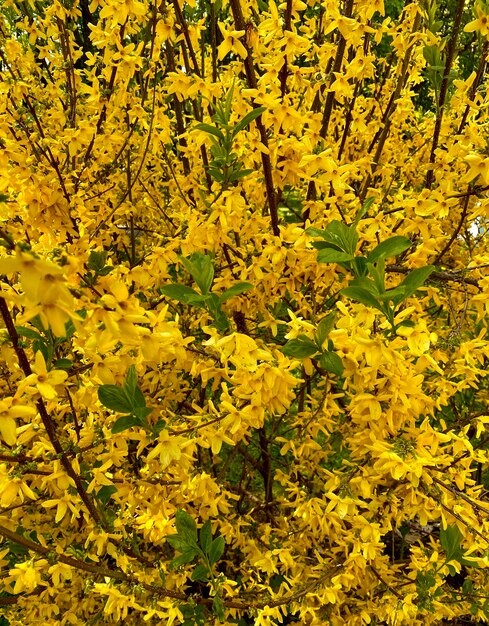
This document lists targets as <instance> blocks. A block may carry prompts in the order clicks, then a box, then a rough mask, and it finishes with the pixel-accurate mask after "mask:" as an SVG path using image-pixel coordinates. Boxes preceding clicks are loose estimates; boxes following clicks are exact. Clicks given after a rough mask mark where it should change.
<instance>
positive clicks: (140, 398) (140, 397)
mask: <svg viewBox="0 0 489 626" xmlns="http://www.w3.org/2000/svg"><path fill="white" fill-rule="evenodd" d="M127 395H129V393H128V394H127ZM131 401H132V406H133V408H135V409H139V408H145V407H146V399H145V397H144V394H143V392H142V391H141V389H140V387H136V388H135V389H134V391H133V393H132V397H131Z"/></svg>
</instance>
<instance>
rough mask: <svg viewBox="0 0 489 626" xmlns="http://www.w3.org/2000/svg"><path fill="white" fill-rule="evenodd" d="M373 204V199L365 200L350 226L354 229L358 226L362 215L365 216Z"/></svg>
mask: <svg viewBox="0 0 489 626" xmlns="http://www.w3.org/2000/svg"><path fill="white" fill-rule="evenodd" d="M374 202H375V198H374V197H373V196H371V197H370V198H367V199H366V200H365V202H364V203H363V204H362V206H361V207H360V209H359V210H358V213H357V214H356V216H355V220H354V221H353V223H352V226H353V227H354V228H356V227H357V226H358V224H359V222H360V220H361V219H362V218H363V216H364V215H366V214H367V212H368V210H369V209H370V207H371V206H372V204H373V203H374Z"/></svg>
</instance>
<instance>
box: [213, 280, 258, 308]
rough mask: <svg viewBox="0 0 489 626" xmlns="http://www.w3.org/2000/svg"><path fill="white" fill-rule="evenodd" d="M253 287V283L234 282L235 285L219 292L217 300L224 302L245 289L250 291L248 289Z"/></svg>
mask: <svg viewBox="0 0 489 626" xmlns="http://www.w3.org/2000/svg"><path fill="white" fill-rule="evenodd" d="M253 287H254V285H252V284H251V283H236V285H233V286H232V287H229V289H226V291H223V292H222V293H221V295H220V296H219V301H220V302H221V303H222V302H226V301H227V300H229V299H230V298H234V297H235V296H239V295H241V294H242V293H244V292H245V291H250V289H253Z"/></svg>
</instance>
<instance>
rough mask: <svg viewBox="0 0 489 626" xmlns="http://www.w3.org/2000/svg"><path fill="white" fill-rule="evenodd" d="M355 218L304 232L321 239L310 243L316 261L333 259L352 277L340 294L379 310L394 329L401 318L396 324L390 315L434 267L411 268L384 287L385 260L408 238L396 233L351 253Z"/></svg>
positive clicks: (398, 251) (399, 250)
mask: <svg viewBox="0 0 489 626" xmlns="http://www.w3.org/2000/svg"><path fill="white" fill-rule="evenodd" d="M357 222H358V217H357V219H356V220H355V222H354V223H353V224H351V225H350V226H347V225H345V224H343V222H340V221H338V220H334V221H332V222H331V223H330V224H329V225H328V227H327V228H326V229H325V230H318V229H316V228H309V229H308V231H307V232H308V234H310V235H312V236H313V237H320V238H321V239H322V241H316V242H314V243H313V246H314V247H315V248H317V249H318V250H319V252H318V256H317V258H318V261H320V262H323V263H337V264H338V265H340V266H341V267H343V268H344V269H346V270H347V271H349V272H350V273H351V274H353V276H354V279H353V280H352V281H350V283H349V285H348V287H346V288H344V289H342V290H341V292H340V293H341V295H343V296H346V297H347V298H350V299H351V300H354V301H355V302H360V303H362V304H364V305H365V306H370V307H373V308H375V309H377V310H378V311H380V312H381V313H382V314H383V315H385V317H386V318H387V320H388V321H389V323H390V324H391V328H392V331H393V332H396V330H397V328H398V326H399V325H406V321H404V322H401V323H400V324H399V325H397V326H396V323H395V321H394V318H395V316H396V312H397V309H398V307H399V306H400V305H401V304H402V303H403V302H404V300H406V299H407V298H409V297H410V296H412V295H413V294H414V293H415V292H416V291H417V290H418V289H419V288H420V287H421V286H422V285H423V284H424V282H425V281H426V279H427V278H428V277H429V276H430V274H431V273H432V272H433V271H434V269H435V268H434V266H433V265H428V266H426V267H421V268H418V269H415V270H412V271H411V272H409V274H407V276H406V277H405V278H404V280H403V281H402V282H401V283H400V284H399V285H397V287H394V288H389V289H387V287H386V284H385V263H386V260H387V259H388V258H392V257H395V256H397V255H399V254H401V253H403V252H406V250H408V249H409V248H410V247H411V246H412V242H411V240H410V239H408V238H407V237H402V236H399V235H396V236H393V237H389V238H388V239H386V240H385V241H382V242H380V243H379V244H378V245H377V246H376V247H375V248H374V249H373V250H372V251H371V252H370V253H369V254H367V255H366V256H365V255H361V254H360V255H358V254H356V253H355V251H356V247H357V244H358V239H359V237H358V233H357V231H356V225H357ZM407 324H408V325H409V321H407Z"/></svg>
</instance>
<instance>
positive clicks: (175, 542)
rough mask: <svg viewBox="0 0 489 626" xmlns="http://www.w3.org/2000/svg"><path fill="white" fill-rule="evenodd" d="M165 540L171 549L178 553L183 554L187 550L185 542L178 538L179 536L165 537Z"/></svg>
mask: <svg viewBox="0 0 489 626" xmlns="http://www.w3.org/2000/svg"><path fill="white" fill-rule="evenodd" d="M166 540H167V542H168V543H169V544H170V545H171V547H172V548H174V549H175V550H178V552H183V551H184V550H186V549H187V548H188V544H187V542H186V541H185V539H183V538H182V537H180V535H167V536H166Z"/></svg>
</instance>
